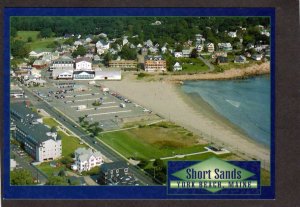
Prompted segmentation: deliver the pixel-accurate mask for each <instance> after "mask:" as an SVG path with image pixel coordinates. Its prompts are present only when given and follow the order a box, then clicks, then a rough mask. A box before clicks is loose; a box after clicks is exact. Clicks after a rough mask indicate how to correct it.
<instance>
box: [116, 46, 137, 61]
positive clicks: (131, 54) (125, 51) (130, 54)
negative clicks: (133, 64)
mask: <svg viewBox="0 0 300 207" xmlns="http://www.w3.org/2000/svg"><path fill="white" fill-rule="evenodd" d="M120 55H121V58H122V59H125V60H135V59H136V55H137V52H136V50H135V49H131V48H130V47H128V46H127V45H125V46H123V48H122V50H121V52H120Z"/></svg>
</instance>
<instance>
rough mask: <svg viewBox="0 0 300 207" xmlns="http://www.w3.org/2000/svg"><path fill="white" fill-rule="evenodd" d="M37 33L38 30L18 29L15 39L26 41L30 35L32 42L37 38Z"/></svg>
mask: <svg viewBox="0 0 300 207" xmlns="http://www.w3.org/2000/svg"><path fill="white" fill-rule="evenodd" d="M39 33H40V32H39V31H18V32H17V37H16V39H19V40H22V41H25V42H27V40H28V38H29V37H31V38H32V41H33V42H34V41H36V40H37V39H38V35H39Z"/></svg>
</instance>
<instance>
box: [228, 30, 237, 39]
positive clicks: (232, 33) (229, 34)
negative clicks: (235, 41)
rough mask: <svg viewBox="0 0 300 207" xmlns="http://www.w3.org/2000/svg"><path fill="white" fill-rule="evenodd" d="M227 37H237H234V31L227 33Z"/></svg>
mask: <svg viewBox="0 0 300 207" xmlns="http://www.w3.org/2000/svg"><path fill="white" fill-rule="evenodd" d="M227 35H228V36H229V37H232V38H235V37H237V35H236V31H235V32H228V34H227Z"/></svg>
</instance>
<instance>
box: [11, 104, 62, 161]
mask: <svg viewBox="0 0 300 207" xmlns="http://www.w3.org/2000/svg"><path fill="white" fill-rule="evenodd" d="M10 112H11V119H12V120H13V122H14V124H15V126H16V128H15V131H13V132H12V133H13V137H14V138H15V139H16V140H18V141H19V142H21V143H22V144H23V145H24V148H25V151H26V152H27V153H28V154H29V155H30V156H32V157H33V158H34V159H35V160H36V161H38V162H43V161H47V160H54V159H57V158H59V157H60V156H61V153H62V143H61V139H60V137H59V136H57V133H56V132H51V131H50V129H49V128H48V127H46V126H45V125H43V124H41V121H40V117H39V115H38V114H36V113H34V112H33V111H32V110H31V109H30V108H29V107H27V106H26V105H25V104H24V103H23V102H18V103H12V104H11V108H10Z"/></svg>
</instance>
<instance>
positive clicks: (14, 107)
mask: <svg viewBox="0 0 300 207" xmlns="http://www.w3.org/2000/svg"><path fill="white" fill-rule="evenodd" d="M10 111H11V118H12V119H13V120H14V123H15V124H16V126H17V127H18V128H19V129H20V130H22V131H23V132H25V133H26V134H27V135H29V136H30V137H31V140H32V141H33V142H35V143H42V142H44V141H47V140H49V139H54V138H53V137H52V136H51V135H50V134H49V132H50V129H49V128H48V127H46V126H45V125H43V124H41V123H38V122H37V121H36V120H37V119H39V118H41V117H40V116H39V115H38V114H37V113H35V112H33V111H32V110H31V109H30V108H29V107H27V106H26V104H25V103H24V102H16V103H11V105H10Z"/></svg>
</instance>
